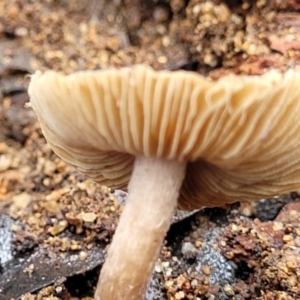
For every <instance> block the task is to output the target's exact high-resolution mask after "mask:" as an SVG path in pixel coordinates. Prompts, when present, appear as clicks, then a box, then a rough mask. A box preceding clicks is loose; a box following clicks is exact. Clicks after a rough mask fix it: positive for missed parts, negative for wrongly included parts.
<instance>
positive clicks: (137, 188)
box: [95, 156, 186, 300]
mask: <svg viewBox="0 0 300 300" xmlns="http://www.w3.org/2000/svg"><path fill="white" fill-rule="evenodd" d="M185 169H186V163H185V162H178V161H175V160H172V161H171V160H166V159H159V158H146V157H143V156H140V157H137V158H136V160H135V165H134V170H133V174H132V177H131V179H130V183H129V187H128V192H129V196H128V200H127V203H126V206H125V208H124V211H123V213H122V216H121V218H120V221H119V225H118V228H117V230H116V233H115V235H114V238H113V241H112V243H111V245H110V248H109V251H108V256H107V259H106V262H105V263H104V265H103V267H102V270H101V274H100V278H99V282H98V285H97V290H96V293H95V300H129V299H130V300H142V299H144V298H143V297H144V294H145V292H146V289H147V283H148V281H149V278H150V276H151V273H152V270H153V266H154V263H155V260H156V258H157V257H158V254H159V250H160V247H161V244H162V242H163V239H164V237H165V234H166V232H167V230H168V229H169V227H170V223H171V218H172V214H173V212H174V209H175V207H176V205H177V198H178V196H179V191H180V187H181V184H182V181H183V178H184V176H185Z"/></svg>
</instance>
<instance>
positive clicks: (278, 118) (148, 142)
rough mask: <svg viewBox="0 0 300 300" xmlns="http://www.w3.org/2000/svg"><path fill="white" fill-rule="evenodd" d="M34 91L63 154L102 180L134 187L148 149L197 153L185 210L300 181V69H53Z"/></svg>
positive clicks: (35, 80)
mask: <svg viewBox="0 0 300 300" xmlns="http://www.w3.org/2000/svg"><path fill="white" fill-rule="evenodd" d="M29 95H30V98H31V103H32V106H33V108H34V110H35V112H36V114H37V116H38V119H39V121H40V123H41V126H42V129H43V133H44V135H45V137H46V139H47V140H48V142H49V144H50V146H51V147H52V148H53V150H54V151H55V153H56V154H57V155H58V156H60V157H61V158H62V159H63V160H64V161H66V162H67V163H69V164H71V165H72V166H74V167H75V168H76V169H77V170H78V171H79V172H81V173H83V174H84V175H86V176H87V177H89V178H91V179H93V180H95V181H97V182H99V183H101V184H104V185H107V186H110V187H113V188H122V189H125V188H126V186H127V183H128V181H129V178H130V175H131V172H132V168H133V162H134V158H135V156H137V155H144V156H146V157H153V156H154V157H163V158H166V159H178V160H181V161H188V166H187V172H186V177H185V179H184V183H183V186H182V189H181V196H180V199H179V205H180V206H181V207H183V208H190V209H192V208H195V207H199V206H200V207H201V206H214V205H220V204H223V203H225V202H232V201H235V200H256V199H260V198H263V197H270V196H273V195H276V194H279V193H284V192H288V191H292V190H297V189H298V187H299V183H300V73H299V72H296V71H288V72H287V73H285V74H281V73H279V72H277V71H271V72H268V73H266V74H265V75H262V76H236V75H228V76H225V77H223V78H221V79H219V80H218V81H211V80H208V79H206V78H204V77H202V76H200V75H198V74H196V73H193V72H186V71H176V72H169V71H161V72H155V71H153V70H152V69H151V68H149V67H145V66H135V67H133V68H123V69H120V70H105V71H87V72H79V73H76V74H73V75H69V76H63V75H60V74H57V73H55V72H50V71H49V72H46V73H43V74H42V73H36V74H34V75H33V76H32V78H31V83H30V86H29Z"/></svg>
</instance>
